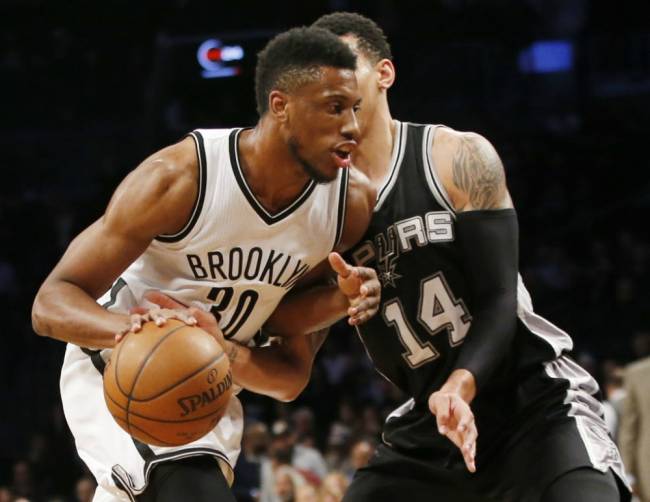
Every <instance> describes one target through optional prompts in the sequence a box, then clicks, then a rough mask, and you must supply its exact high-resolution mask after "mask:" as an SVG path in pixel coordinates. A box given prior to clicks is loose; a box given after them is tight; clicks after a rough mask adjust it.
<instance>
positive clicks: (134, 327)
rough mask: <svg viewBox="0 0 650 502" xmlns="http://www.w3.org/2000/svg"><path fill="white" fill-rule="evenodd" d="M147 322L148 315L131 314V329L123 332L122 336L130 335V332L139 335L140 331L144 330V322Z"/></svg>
mask: <svg viewBox="0 0 650 502" xmlns="http://www.w3.org/2000/svg"><path fill="white" fill-rule="evenodd" d="M143 317H144V318H145V319H143ZM146 320H147V319H146V314H144V315H141V314H131V318H130V320H129V321H130V322H129V324H130V327H129V329H128V330H126V331H123V332H122V333H121V334H122V335H125V334H126V333H128V332H129V331H132V332H133V333H137V332H138V331H140V330H141V329H142V322H143V321H145V322H146Z"/></svg>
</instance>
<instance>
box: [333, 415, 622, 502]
mask: <svg viewBox="0 0 650 502" xmlns="http://www.w3.org/2000/svg"><path fill="white" fill-rule="evenodd" d="M432 433H433V430H432ZM479 438H480V436H479ZM449 444H450V445H451V443H449ZM578 470H580V471H582V472H584V470H586V472H589V473H592V474H591V475H590V476H587V482H582V483H581V482H577V483H573V484H572V483H568V482H567V483H566V484H563V485H562V486H561V487H560V488H559V490H560V491H561V490H564V491H569V492H570V493H569V494H568V495H567V498H566V500H567V501H580V500H585V501H587V500H589V502H591V499H584V498H581V497H580V496H577V495H576V496H575V498H571V493H573V491H574V488H571V487H575V486H581V485H582V487H583V488H584V489H585V490H587V491H589V490H593V491H594V493H601V494H604V493H606V492H605V491H603V490H602V484H603V483H605V484H606V485H609V486H610V487H611V488H612V490H611V491H610V493H615V494H616V495H615V496H614V497H613V498H612V497H611V496H610V497H609V498H605V499H603V500H607V501H608V502H610V501H611V502H619V501H622V502H627V501H629V500H630V493H629V491H628V490H627V488H626V487H625V486H624V484H623V483H622V482H621V481H620V479H618V476H617V475H615V474H614V473H612V471H609V470H606V472H605V473H603V472H601V471H599V470H596V469H595V468H594V467H593V464H592V461H591V459H590V457H589V454H588V452H587V450H586V448H585V445H584V442H583V440H582V438H581V436H580V434H579V431H578V428H577V426H576V423H575V421H574V420H573V419H571V418H568V417H567V418H566V419H565V420H563V421H558V422H556V423H555V424H554V425H553V426H552V427H548V424H545V427H544V428H538V429H537V430H536V429H535V428H532V429H529V430H528V431H527V434H525V435H523V436H520V437H518V438H516V439H513V441H512V442H511V443H508V442H506V443H504V444H502V445H501V447H500V448H499V449H498V451H496V452H493V454H492V455H490V456H489V457H488V458H485V459H484V460H483V462H482V463H478V462H477V472H476V473H475V474H471V473H469V472H468V471H467V470H466V468H465V465H464V463H463V461H462V457H461V456H460V454H458V453H457V450H456V449H455V447H453V446H450V448H449V450H448V454H446V455H440V450H437V451H434V452H432V453H431V454H430V456H428V455H427V453H426V451H424V450H411V451H404V450H402V451H400V450H399V449H397V448H391V447H389V446H387V445H385V444H382V445H380V446H379V447H378V448H377V451H376V453H375V455H374V457H373V458H372V460H371V461H370V463H369V465H368V466H367V467H365V468H363V469H361V470H359V472H358V473H357V475H356V476H355V478H354V480H353V482H352V485H351V486H350V489H349V491H348V494H346V498H345V500H346V501H349V502H356V501H368V502H381V501H384V500H385V501H388V500H400V498H403V499H404V500H409V501H411V500H413V501H420V500H421V501H425V500H435V501H436V502H437V501H447V500H448V501H459V502H465V501H466V502H480V501H498V502H541V501H542V495H543V494H544V493H545V492H546V491H547V490H548V489H549V487H550V486H552V485H553V483H554V482H556V481H557V480H558V479H561V478H562V477H563V476H564V475H566V474H567V473H571V472H573V471H578ZM603 476H604V478H603ZM590 479H591V481H589V480H590ZM391 484H392V485H391ZM585 484H586V485H589V486H585ZM590 486H592V488H590ZM594 500H597V499H594Z"/></svg>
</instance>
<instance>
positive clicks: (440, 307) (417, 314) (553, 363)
mask: <svg viewBox="0 0 650 502" xmlns="http://www.w3.org/2000/svg"><path fill="white" fill-rule="evenodd" d="M438 127H440V126H431V125H416V124H408V123H397V128H398V129H397V135H396V140H395V146H394V148H393V155H392V159H391V164H390V173H389V175H388V177H387V179H386V181H385V182H384V185H383V187H382V188H381V189H380V191H379V192H378V195H377V204H376V207H375V211H374V215H373V217H372V220H371V222H370V226H369V228H368V230H367V232H366V235H365V237H364V239H363V240H362V241H361V242H360V243H359V244H358V245H357V246H356V247H355V248H353V249H352V250H351V251H350V256H351V259H352V261H354V262H356V264H358V265H365V266H371V267H373V268H375V269H376V271H377V274H378V276H379V278H380V280H381V283H382V287H383V290H382V299H381V305H380V310H379V313H378V314H377V315H375V316H374V317H373V318H372V319H370V320H369V321H367V322H366V323H365V324H363V325H362V326H360V327H359V328H358V333H359V336H360V337H361V340H362V341H363V343H364V345H365V347H366V350H367V351H368V354H369V355H370V357H371V358H372V360H373V362H374V364H375V366H376V367H377V369H378V370H379V372H380V373H381V374H382V375H383V376H384V377H385V378H387V379H388V380H390V381H392V382H393V383H394V384H395V385H397V386H398V387H399V388H400V389H401V390H402V391H404V392H405V393H406V394H407V395H409V396H410V399H408V400H407V401H406V402H405V403H404V404H403V405H402V406H400V407H399V408H397V409H396V410H395V411H393V412H392V413H391V414H390V415H389V416H388V418H387V421H386V424H385V426H384V430H383V435H382V439H383V441H384V443H386V445H387V446H389V447H390V448H391V449H390V451H392V452H394V455H397V458H398V459H399V460H398V461H397V464H395V463H390V462H392V460H391V458H392V457H391V455H392V454H391V455H388V456H386V455H385V454H382V455H378V456H377V455H376V456H375V457H374V458H373V461H372V462H371V464H372V463H375V464H377V465H379V466H380V468H381V465H382V462H384V463H385V462H388V464H386V465H387V466H388V467H389V468H390V472H395V469H396V468H397V467H396V465H397V466H398V467H399V466H402V467H401V468H405V467H404V465H406V466H407V467H406V468H405V469H408V475H411V476H424V478H426V479H428V480H430V479H433V478H432V477H431V476H434V474H435V475H436V476H437V475H442V476H446V475H447V473H449V472H451V471H450V469H453V470H454V471H455V472H456V473H466V469H465V467H464V464H463V461H462V457H461V455H460V453H459V451H458V449H457V448H455V447H454V446H453V444H452V443H451V442H450V441H449V440H448V439H447V438H446V437H444V436H441V435H440V434H439V433H438V431H437V427H436V419H435V417H434V416H433V415H432V414H431V412H430V411H429V409H428V406H427V400H428V397H429V395H430V393H431V392H433V391H435V390H437V389H439V388H440V387H441V386H442V385H443V384H444V383H445V381H446V380H447V378H448V376H449V374H450V372H451V371H452V370H453V367H454V363H455V361H456V359H457V357H458V354H459V351H461V350H462V348H463V342H464V341H465V338H466V337H471V336H472V330H471V325H472V300H471V298H470V297H469V294H468V293H469V288H468V284H469V280H471V278H468V277H466V276H465V274H464V272H463V264H462V263H461V252H460V249H458V247H457V244H456V240H455V214H454V211H453V206H452V205H451V204H450V202H449V198H448V197H447V195H446V192H445V190H444V188H443V186H442V184H441V183H440V181H439V179H438V177H437V173H436V171H435V170H434V168H433V166H432V165H431V160H430V159H431V155H430V151H431V146H432V144H433V141H435V135H436V130H437V129H438ZM517 319H518V320H517V330H516V333H515V336H514V339H513V342H512V345H511V346H510V347H509V348H507V349H505V350H504V354H502V360H501V362H500V364H499V367H498V369H497V370H496V372H495V374H493V375H492V377H491V378H490V380H489V381H488V382H484V383H483V386H482V388H481V391H480V392H479V393H478V395H477V396H476V399H474V401H473V402H472V410H473V412H474V416H475V418H476V425H477V428H478V430H479V438H478V442H477V457H476V462H477V466H478V474H474V475H473V477H474V479H478V478H482V479H483V481H482V482H481V483H479V484H478V485H477V487H478V489H479V491H480V492H481V493H490V494H491V495H494V497H495V500H517V501H520V500H522V501H523V500H527V499H525V498H524V497H523V496H520V495H521V494H520V493H519V491H517V490H516V489H514V488H513V486H514V485H513V483H514V484H517V483H519V485H517V486H519V487H520V488H521V487H522V486H523V487H525V486H533V485H534V483H541V484H540V486H546V485H545V484H544V483H548V482H550V480H552V479H556V478H557V476H558V475H560V474H561V473H563V472H568V471H569V470H572V469H575V468H578V467H581V466H591V467H594V468H596V469H598V470H600V471H602V472H606V471H607V470H608V469H609V468H612V469H614V471H615V472H616V473H617V474H618V475H619V477H620V476H622V473H623V467H622V463H621V460H620V456H619V454H618V451H617V450H616V447H615V446H614V444H613V442H612V441H611V439H610V438H609V437H608V435H607V428H606V426H605V422H604V420H603V418H602V417H603V409H602V405H601V403H600V402H599V401H598V400H597V399H595V398H594V395H595V394H596V393H597V392H598V386H597V384H596V382H595V381H594V379H593V378H592V377H591V376H590V375H589V373H587V372H586V371H585V370H584V369H582V368H581V367H580V366H578V365H577V364H576V363H575V362H573V361H572V360H571V359H570V358H569V357H567V356H566V355H565V354H564V353H565V352H567V351H570V350H571V348H572V345H573V343H572V341H571V338H570V337H569V336H568V335H567V334H566V333H564V332H563V331H562V330H560V329H559V328H557V327H555V326H554V325H553V324H551V323H549V322H548V321H546V320H545V319H543V318H541V317H539V316H538V315H536V314H535V313H534V312H533V308H532V303H531V299H530V295H529V294H528V292H527V291H526V288H525V287H524V285H523V282H522V281H521V277H520V278H519V279H518V285H517ZM540 445H543V447H541V446H540ZM379 451H380V450H378V452H379ZM381 451H383V452H385V450H381ZM533 452H534V453H533ZM409 458H413V459H416V460H414V461H411V462H406V463H404V462H405V461H404V459H409ZM538 463H540V464H541V466H543V469H540V468H539V465H538ZM423 465H427V466H429V467H431V468H433V470H424V471H423V470H422V469H423V467H422V466H423ZM490 469H491V470H490ZM542 471H543V472H542ZM440 473H442V474H440ZM481 473H483V474H481ZM621 479H624V478H622V477H621ZM522 480H523V481H522ZM504 493H509V494H510V495H509V498H507V499H506V498H504V496H503V495H504Z"/></svg>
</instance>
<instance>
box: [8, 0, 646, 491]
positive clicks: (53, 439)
mask: <svg viewBox="0 0 650 502" xmlns="http://www.w3.org/2000/svg"><path fill="white" fill-rule="evenodd" d="M335 10H353V11H357V12H360V13H363V14H366V15H368V16H370V17H372V18H373V19H374V20H375V21H377V22H378V23H379V24H380V25H381V26H382V27H383V28H384V30H385V32H386V34H387V35H388V38H389V41H390V42H391V44H392V47H393V53H394V55H395V64H396V67H397V83H396V85H395V87H394V89H393V90H392V91H391V93H390V95H389V98H390V101H391V106H392V109H393V112H394V116H395V117H396V118H398V119H401V120H407V121H412V122H426V123H444V124H447V125H449V126H451V127H454V128H456V129H461V130H473V131H477V132H479V133H481V134H483V135H485V136H486V137H487V138H489V139H490V140H491V141H492V142H493V143H494V145H495V146H496V148H497V150H498V151H499V152H500V154H501V156H502V158H503V161H504V165H505V166H506V170H507V175H508V180H509V186H510V191H511V193H512V196H513V200H514V202H515V206H516V207H517V209H518V212H519V218H520V224H521V271H522V275H523V277H524V280H525V281H526V283H527V285H528V288H529V290H530V291H531V293H532V295H533V300H534V302H535V307H536V310H537V311H538V312H539V313H540V314H542V315H543V316H545V317H548V318H549V319H550V320H552V321H553V322H555V323H556V324H558V325H559V326H560V327H562V328H563V329H565V330H566V331H568V332H569V333H570V334H571V335H572V336H573V339H574V341H575V351H574V354H573V355H574V357H575V358H576V359H577V360H578V361H579V362H580V363H581V364H583V365H584V366H585V367H586V368H587V369H588V370H589V371H590V372H592V374H594V376H596V378H597V379H598V381H599V382H600V383H601V387H602V389H603V391H604V394H603V399H605V400H606V405H607V411H608V421H609V425H610V430H611V432H612V434H613V435H614V436H616V435H617V431H618V425H617V423H618V422H619V421H620V419H621V403H622V402H623V400H624V396H625V392H626V391H625V367H626V365H627V364H629V363H631V362H633V361H637V360H640V359H641V358H643V357H648V356H650V309H649V308H648V307H649V299H650V287H649V286H648V284H649V283H650V233H649V232H648V228H649V226H648V219H649V217H650V212H649V211H648V209H649V206H650V175H649V174H648V172H649V170H650V161H649V153H648V132H649V131H648V117H650V4H649V3H648V2H647V1H645V0H638V1H636V2H634V1H629V2H628V1H625V0H623V1H622V2H619V4H613V3H612V2H604V1H602V2H601V1H596V0H593V1H590V0H430V1H422V2H415V1H408V0H401V1H399V2H398V1H396V0H378V1H352V0H329V1H326V0H315V1H310V2H289V1H281V0H278V1H275V2H253V1H247V0H243V1H238V2H224V1H221V0H212V1H211V2H201V1H195V0H174V1H158V2H153V1H149V2H144V1H143V2H127V1H125V0H119V1H106V2H101V3H97V2H81V1H71V0H61V1H58V2H46V1H45V0H3V1H2V2H1V3H0V85H1V86H2V87H1V88H2V93H0V110H1V112H0V128H1V134H0V147H1V148H2V156H0V168H1V169H2V175H3V176H2V183H0V233H1V235H2V237H3V239H2V246H0V311H1V313H2V326H3V328H2V337H1V338H0V382H1V383H0V502H11V501H14V500H29V501H31V502H39V501H46V502H55V501H57V502H62V501H66V502H67V501H70V502H71V501H79V502H85V501H88V500H90V499H91V498H92V493H93V490H94V481H93V480H92V477H89V475H88V473H87V472H86V471H85V469H84V466H83V464H82V463H81V461H80V460H79V459H78V458H77V456H76V453H75V448H74V444H73V441H72V438H71V435H70V433H69V431H68V429H67V426H66V423H65V419H64V417H63V412H62V409H61V404H60V398H59V392H58V378H59V369H60V365H61V362H62V357H63V352H64V344H63V343H60V342H56V341H53V340H49V339H44V338H40V337H38V336H36V335H35V334H34V333H33V331H32V329H31V324H30V307H31V302H32V299H33V297H34V294H35V292H36V290H37V288H38V286H39V285H40V283H41V282H42V280H43V279H44V278H45V276H46V274H47V273H48V272H49V271H50V270H51V268H52V267H53V265H54V264H55V263H56V261H57V260H58V259H59V257H60V256H61V254H62V252H63V251H64V250H65V248H66V246H67V244H68V243H69V242H70V240H71V239H72V238H73V237H74V235H76V233H78V232H79V231H80V230H81V229H83V228H84V227H85V226H87V225H88V224H89V223H90V222H92V221H93V220H94V219H96V218H98V217H99V215H101V213H102V211H103V208H104V207H105V206H106V204H107V202H108V199H109V197H110V194H111V193H112V191H113V189H114V188H115V186H116V185H117V184H118V183H119V181H120V180H121V179H122V178H123V177H124V176H125V174H126V173H127V172H128V171H129V170H130V169H132V168H133V167H135V166H136V165H137V164H138V163H139V162H140V160H142V159H143V158H144V157H145V156H147V155H148V154H149V153H151V152H152V151H154V150H155V149H157V148H159V147H161V146H163V145H165V144H168V143H169V142H171V141H174V140H176V139H178V138H179V137H181V136H182V135H183V134H185V133H186V132H188V131H189V130H191V129H193V128H198V127H229V126H242V125H252V124H254V122H255V121H256V115H255V111H254V93H253V83H252V74H253V70H254V64H255V54H256V52H257V51H258V50H259V49H260V48H261V47H262V46H263V45H264V43H265V42H266V40H268V38H269V37H270V36H271V35H272V34H273V33H276V32H278V31H281V30H284V29H286V28H289V27H292V26H295V25H301V24H310V23H311V22H313V21H314V20H315V19H317V18H318V17H319V16H320V15H322V14H324V13H327V12H331V11H335ZM204 42H207V43H208V45H202V44H203V43H204ZM215 44H216V45H215ZM219 46H221V47H229V48H231V49H232V50H231V51H230V52H229V54H231V56H232V57H231V58H229V59H228V60H227V61H226V60H222V61H219V60H212V61H208V62H206V61H205V60H204V61H203V65H201V64H200V63H199V59H200V57H198V58H197V55H199V56H200V55H201V51H203V52H204V53H206V54H207V52H205V51H207V50H209V48H210V47H219ZM223 53H225V51H222V54H223ZM204 55H205V54H204ZM208 59H209V58H208ZM222 74H223V75H227V74H232V75H233V76H223V77H221V78H217V77H218V76H220V75H222ZM648 392H650V384H649V385H648ZM241 397H242V399H243V401H244V408H245V410H246V416H247V424H248V425H247V428H246V434H245V440H244V445H243V453H242V457H241V460H240V462H239V464H238V465H237V481H236V484H235V490H236V494H237V497H238V500H242V501H245V500H261V501H265V502H272V501H276V500H283V501H289V500H299V501H309V500H323V501H325V500H326V501H334V500H339V499H340V497H341V494H342V493H343V492H344V490H345V486H346V484H347V483H348V481H349V479H350V477H351V475H352V474H353V472H354V470H355V469H356V468H358V467H359V466H361V465H364V463H365V462H367V459H368V458H369V455H370V454H371V453H372V450H373V447H374V445H375V444H376V442H377V441H378V440H379V439H380V438H379V434H380V429H381V424H382V422H383V420H384V418H385V417H386V415H387V414H388V412H389V411H390V410H392V409H393V408H394V407H396V406H397V405H398V404H399V403H400V402H401V401H400V400H401V399H403V396H401V395H400V394H399V392H398V391H396V390H395V388H394V387H392V385H390V384H389V383H387V382H386V381H384V380H383V379H382V378H381V377H380V376H379V375H378V374H377V373H376V372H375V371H374V370H373V368H372V365H371V364H370V362H369V361H368V359H367V357H366V355H365V352H364V350H363V347H362V346H361V344H360V342H359V340H358V339H357V337H356V335H355V334H354V333H353V332H351V331H350V330H349V329H347V327H346V325H345V324H341V325H337V326H336V327H335V328H334V329H333V330H332V333H331V334H330V336H329V339H328V340H327V342H326V343H325V345H324V347H323V349H322V350H321V352H320V354H319V356H318V359H317V362H316V365H315V368H314V371H313V376H312V380H311V383H310V385H309V387H308V388H307V389H306V390H305V392H304V393H303V394H302V395H301V396H300V397H299V398H298V399H297V400H296V401H295V402H293V403H278V402H274V401H272V400H270V399H267V398H263V397H261V396H256V395H253V394H250V393H246V392H244V393H243V394H242V396H241ZM646 423H647V422H646ZM646 426H647V425H646ZM647 454H648V455H650V452H647Z"/></svg>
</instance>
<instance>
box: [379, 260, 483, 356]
mask: <svg viewBox="0 0 650 502" xmlns="http://www.w3.org/2000/svg"><path fill="white" fill-rule="evenodd" d="M382 316H383V318H384V321H386V324H388V325H389V326H394V327H395V329H396V330H397V335H398V336H399V339H400V342H401V343H402V345H403V346H404V348H405V349H406V351H405V352H404V353H403V354H402V356H403V357H404V359H405V360H406V362H407V363H408V364H409V366H410V367H411V368H418V367H420V366H422V365H423V364H426V363H428V362H430V361H433V360H434V359H437V358H438V356H440V353H439V352H438V351H437V350H436V349H435V348H434V346H433V345H432V344H431V342H430V341H425V342H423V341H422V340H420V339H419V338H418V336H417V335H416V333H415V331H414V330H413V327H412V326H411V324H410V323H409V321H408V319H406V316H405V314H404V308H403V307H402V304H401V302H400V300H399V299H398V298H395V299H393V300H391V301H389V302H387V303H386V304H384V307H383V309H382ZM471 320H472V316H471V315H470V314H469V312H468V311H467V307H466V306H465V303H464V302H463V300H462V299H456V298H455V297H454V295H453V293H452V292H451V290H450V289H449V285H448V284H447V281H446V280H445V277H444V275H443V274H442V272H438V273H436V274H434V275H433V276H431V277H427V278H425V279H422V281H421V282H420V304H419V308H418V317H417V321H418V322H419V323H420V324H421V325H422V326H423V327H424V329H425V330H426V331H427V333H428V334H429V335H431V336H434V335H437V334H438V333H440V332H441V331H447V333H448V335H449V344H450V345H451V346H452V347H453V346H456V345H459V344H461V343H462V342H463V339H464V338H465V336H466V335H467V332H468V331H469V327H470V325H471Z"/></svg>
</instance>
